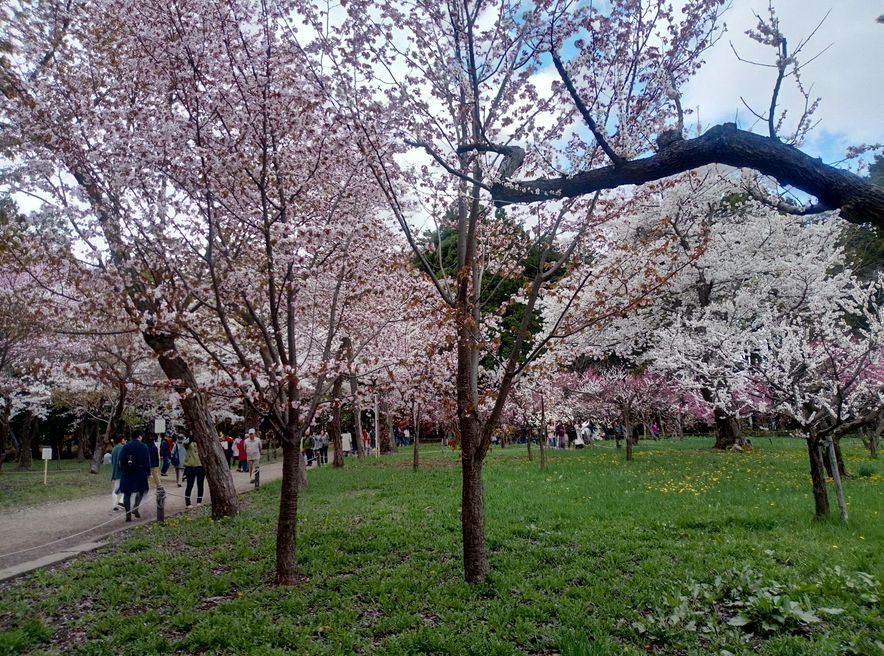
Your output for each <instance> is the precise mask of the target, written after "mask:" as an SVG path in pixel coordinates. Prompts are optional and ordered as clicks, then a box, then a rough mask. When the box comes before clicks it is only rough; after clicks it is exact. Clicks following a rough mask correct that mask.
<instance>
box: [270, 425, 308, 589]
mask: <svg viewBox="0 0 884 656" xmlns="http://www.w3.org/2000/svg"><path fill="white" fill-rule="evenodd" d="M301 462H302V458H301V449H300V444H299V440H298V439H297V436H295V435H287V436H285V438H283V440H282V487H281V489H280V493H279V519H278V520H277V523H276V583H277V585H296V584H297V583H298V571H297V551H296V549H297V530H298V481H299V478H300V472H299V470H300V469H301V466H302V465H301Z"/></svg>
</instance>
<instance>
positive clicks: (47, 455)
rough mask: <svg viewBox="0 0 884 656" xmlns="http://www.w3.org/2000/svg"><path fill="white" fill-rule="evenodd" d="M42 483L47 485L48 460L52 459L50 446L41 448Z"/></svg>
mask: <svg viewBox="0 0 884 656" xmlns="http://www.w3.org/2000/svg"><path fill="white" fill-rule="evenodd" d="M42 451H43V485H49V461H50V460H52V447H48V448H44V449H43V450H42Z"/></svg>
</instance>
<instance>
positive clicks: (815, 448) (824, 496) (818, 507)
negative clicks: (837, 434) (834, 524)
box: [807, 433, 829, 519]
mask: <svg viewBox="0 0 884 656" xmlns="http://www.w3.org/2000/svg"><path fill="white" fill-rule="evenodd" d="M820 446H821V444H820V440H819V437H818V436H817V435H816V434H815V433H811V434H810V435H808V436H807V455H808V458H809V460H810V480H811V483H812V485H813V502H814V507H815V514H814V516H815V518H816V519H823V518H824V517H825V516H826V515H828V514H829V494H828V492H827V490H826V468H825V465H823V457H822V453H821V451H820Z"/></svg>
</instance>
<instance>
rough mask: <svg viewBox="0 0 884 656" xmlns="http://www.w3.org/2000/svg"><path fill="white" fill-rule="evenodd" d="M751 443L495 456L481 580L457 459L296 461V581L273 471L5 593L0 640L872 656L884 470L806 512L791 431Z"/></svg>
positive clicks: (74, 650) (69, 650)
mask: <svg viewBox="0 0 884 656" xmlns="http://www.w3.org/2000/svg"><path fill="white" fill-rule="evenodd" d="M755 444H756V446H757V447H759V448H757V449H756V450H755V451H754V452H752V453H742V454H731V453H713V452H711V451H709V450H708V449H705V448H702V447H707V446H708V445H709V441H708V440H688V441H686V442H683V443H671V442H660V443H646V442H642V444H641V445H640V446H639V447H638V448H637V449H636V460H635V461H634V462H633V463H631V464H629V465H627V463H625V462H624V454H623V452H622V451H617V450H615V449H614V448H613V447H612V446H610V445H605V446H603V447H596V448H587V449H585V450H583V451H579V452H574V451H571V452H564V453H563V452H552V453H550V458H549V467H548V469H547V470H546V471H540V470H539V468H538V463H537V462H536V451H535V462H533V463H531V462H528V460H527V458H526V453H525V449H524V447H517V448H509V449H495V450H494V452H493V453H492V454H491V455H490V456H489V459H488V461H487V464H486V467H485V492H486V525H487V546H488V551H489V558H490V561H491V567H492V573H491V576H490V578H489V580H488V582H487V583H484V584H481V585H468V584H466V583H464V582H463V580H462V573H461V571H462V563H461V558H460V528H459V526H460V518H459V507H458V506H459V499H460V471H459V467H458V466H457V463H456V460H455V459H454V458H453V456H451V455H443V454H442V453H441V452H440V449H439V447H438V446H432V447H431V446H427V447H426V448H425V449H424V451H423V453H422V463H423V466H422V469H421V470H420V471H419V472H417V473H414V472H412V471H411V470H410V467H409V461H408V455H407V454H405V453H403V454H400V455H398V456H393V457H389V458H387V457H385V458H384V459H381V460H378V459H370V460H369V461H367V462H366V463H360V464H355V463H354V461H353V460H352V459H348V460H347V467H346V468H345V469H344V470H341V471H335V470H333V469H331V468H324V469H321V470H318V471H312V472H311V473H310V487H309V490H308V491H307V492H306V493H305V494H304V495H303V496H302V497H301V501H300V522H299V542H298V560H299V566H300V570H301V572H302V574H303V575H304V577H305V579H304V582H303V583H302V585H301V586H299V587H298V588H294V589H280V588H275V587H273V586H272V585H271V584H270V582H271V581H272V576H273V567H274V530H275V512H276V508H277V504H278V492H279V486H278V484H270V485H266V486H264V487H262V489H261V490H259V491H257V492H255V493H251V494H249V495H248V496H247V497H245V499H246V501H245V504H246V505H245V509H244V512H243V513H242V515H241V516H240V517H237V518H234V519H229V520H224V521H221V522H212V521H211V520H210V519H209V518H208V517H207V516H206V513H205V512H203V513H202V514H196V515H188V516H184V517H181V518H176V519H173V520H172V521H170V522H168V523H167V525H166V526H165V527H159V526H156V525H154V526H151V527H149V528H142V529H138V530H136V531H134V532H132V533H128V534H127V535H126V536H125V537H120V538H118V541H117V543H116V544H115V545H113V546H112V547H109V548H107V549H106V550H104V551H103V552H102V553H101V554H99V555H97V556H93V557H91V558H84V559H80V560H77V561H73V562H72V563H70V564H69V565H67V566H65V567H62V568H59V569H57V570H56V571H41V572H37V573H35V574H34V575H32V576H30V577H29V578H27V579H25V580H22V581H20V582H18V583H16V584H15V585H13V586H9V587H6V588H5V589H2V590H0V630H2V633H0V654H14V653H32V654H37V653H65V654H84V655H85V654H175V653H178V654H284V653H298V654H353V653H365V654H369V653H370V654H385V655H393V654H403V655H404V654H417V653H426V654H482V655H486V654H559V653H560V654H563V655H564V656H586V655H595V656H599V655H604V656H607V655H613V654H646V653H659V654H673V655H675V654H678V655H700V654H727V653H731V654H752V653H760V654H768V655H770V654H782V655H799V654H803V655H807V656H810V655H814V656H826V655H832V656H834V655H836V654H878V655H880V654H882V649H884V619H882V606H881V601H880V599H881V595H882V593H881V589H880V584H879V581H880V579H881V576H882V569H884V568H882V564H884V554H882V551H881V545H882V544H884V524H882V521H881V519H882V517H881V513H882V511H884V504H882V484H881V479H880V477H879V476H877V475H872V476H870V477H863V478H860V477H854V478H852V479H850V480H848V481H846V492H847V498H848V501H849V504H850V506H849V508H850V513H851V519H850V524H849V526H847V527H844V526H841V525H839V524H838V523H837V521H834V518H833V521H826V522H821V523H815V522H813V521H811V518H812V514H813V503H812V499H811V496H810V482H809V476H808V475H807V473H806V470H807V465H806V463H805V461H806V455H805V451H804V446H803V443H802V442H800V441H791V440H784V439H783V440H774V441H773V442H772V443H769V442H768V440H755ZM844 451H845V457H846V459H847V464H848V469H852V468H855V466H856V465H857V464H859V463H860V462H861V461H864V460H863V459H864V457H865V456H864V454H863V452H862V450H861V448H860V447H858V446H856V445H852V444H845V445H844ZM866 462H867V461H866ZM833 501H834V495H833ZM834 514H835V516H837V512H836V513H834ZM862 573H866V574H867V575H870V576H864V575H863V574H862ZM814 618H815V619H814ZM733 624H741V625H740V626H735V625H733Z"/></svg>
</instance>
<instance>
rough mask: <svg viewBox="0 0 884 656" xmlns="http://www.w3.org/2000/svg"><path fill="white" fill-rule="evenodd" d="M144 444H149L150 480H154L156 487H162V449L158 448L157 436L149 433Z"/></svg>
mask: <svg viewBox="0 0 884 656" xmlns="http://www.w3.org/2000/svg"><path fill="white" fill-rule="evenodd" d="M143 444H145V445H146V446H147V453H148V455H149V456H150V480H152V481H153V486H154V488H158V487H160V450H159V449H158V448H157V443H156V438H154V436H153V435H148V436H147V437H146V438H144V440H143Z"/></svg>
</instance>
